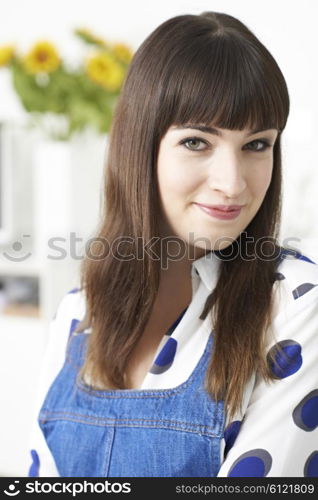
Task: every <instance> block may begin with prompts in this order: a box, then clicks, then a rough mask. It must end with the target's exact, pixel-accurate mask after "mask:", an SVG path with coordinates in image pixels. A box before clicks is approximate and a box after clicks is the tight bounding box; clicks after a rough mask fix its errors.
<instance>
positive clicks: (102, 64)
mask: <svg viewBox="0 0 318 500" xmlns="http://www.w3.org/2000/svg"><path fill="white" fill-rule="evenodd" d="M86 72H87V75H88V76H89V78H90V79H91V80H93V81H94V82H95V83H97V84H99V85H101V86H102V87H105V88H106V89H107V90H110V91H113V92H114V91H116V90H119V88H120V86H121V84H122V81H123V79H124V70H123V68H122V67H121V65H120V64H118V63H117V62H116V60H115V59H114V57H113V56H112V55H110V54H109V53H108V52H100V53H98V54H96V55H94V56H92V57H91V58H90V59H88V61H87V65H86Z"/></svg>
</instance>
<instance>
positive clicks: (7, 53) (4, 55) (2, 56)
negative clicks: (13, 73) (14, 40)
mask: <svg viewBox="0 0 318 500" xmlns="http://www.w3.org/2000/svg"><path fill="white" fill-rule="evenodd" d="M13 56H14V46H13V45H3V46H2V47H0V66H6V65H7V64H9V62H10V61H11V60H12V58H13Z"/></svg>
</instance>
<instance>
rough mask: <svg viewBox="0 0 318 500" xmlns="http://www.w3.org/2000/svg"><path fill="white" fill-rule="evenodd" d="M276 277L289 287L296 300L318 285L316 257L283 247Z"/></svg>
mask: <svg viewBox="0 0 318 500" xmlns="http://www.w3.org/2000/svg"><path fill="white" fill-rule="evenodd" d="M316 261H317V262H316ZM277 279H278V280H279V281H281V282H282V283H283V284H284V285H285V286H286V287H287V288H288V289H290V292H291V295H292V297H293V299H294V300H296V299H298V298H299V297H301V296H302V295H304V294H306V293H308V292H309V291H310V290H311V289H312V288H314V287H316V286H318V259H316V260H314V258H313V257H312V256H310V257H309V256H308V255H306V254H304V253H301V252H300V251H298V250H297V251H296V250H292V249H286V248H283V249H282V254H281V262H280V264H279V266H278V269H277Z"/></svg>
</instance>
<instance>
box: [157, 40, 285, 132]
mask: <svg viewBox="0 0 318 500" xmlns="http://www.w3.org/2000/svg"><path fill="white" fill-rule="evenodd" d="M206 42H207V43H206V44H205V46H204V50H202V40H197V41H196V39H195V38H193V40H191V41H190V42H189V41H188V43H187V45H186V47H184V48H183V50H182V52H183V53H182V54H180V52H178V53H177V54H175V57H172V58H171V59H170V64H168V66H167V73H166V75H167V77H166V82H167V85H166V86H165V85H164V84H163V87H162V88H163V89H164V90H163V94H164V95H162V96H161V102H162V103H163V107H164V108H165V118H166V123H165V124H164V125H163V124H162V125H163V127H164V129H165V130H166V129H167V128H168V127H169V126H170V125H171V124H176V125H184V124H202V125H213V126H215V127H219V128H225V129H229V130H241V129H244V128H248V129H249V130H254V129H269V128H276V129H278V131H279V132H280V131H282V130H283V129H284V127H285V125H286V121H287V117H288V112H289V99H288V92H287V88H286V84H285V80H284V78H283V75H282V74H281V71H280V69H279V67H278V66H277V64H276V62H275V60H274V59H273V58H272V56H271V55H270V53H269V52H268V51H267V49H266V48H265V47H264V46H262V45H261V44H260V46H259V47H257V48H256V47H255V42H254V43H253V45H252V43H250V42H249V41H248V39H247V38H246V37H244V38H243V37H242V36H240V34H239V33H236V34H234V33H233V32H231V33H230V34H229V33H227V32H222V33H220V32H218V33H216V34H214V35H212V36H211V34H209V37H207V40H206ZM273 70H274V71H273ZM173 75H175V76H173ZM165 130H162V131H161V132H162V135H163V134H164V132H165Z"/></svg>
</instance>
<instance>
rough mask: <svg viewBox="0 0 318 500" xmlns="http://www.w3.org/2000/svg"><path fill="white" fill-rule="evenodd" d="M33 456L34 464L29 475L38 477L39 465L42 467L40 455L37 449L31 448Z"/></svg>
mask: <svg viewBox="0 0 318 500" xmlns="http://www.w3.org/2000/svg"><path fill="white" fill-rule="evenodd" d="M30 453H31V458H32V464H31V467H30V469H29V474H28V477H38V476H39V467H40V459H39V455H38V454H37V452H36V450H31V452H30Z"/></svg>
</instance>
